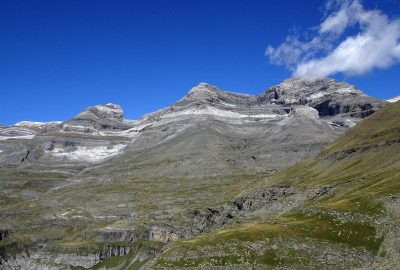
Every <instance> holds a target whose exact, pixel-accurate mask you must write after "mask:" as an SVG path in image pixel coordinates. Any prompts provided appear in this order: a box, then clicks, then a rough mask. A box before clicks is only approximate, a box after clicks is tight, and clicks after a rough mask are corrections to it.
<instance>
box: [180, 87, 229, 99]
mask: <svg viewBox="0 0 400 270" xmlns="http://www.w3.org/2000/svg"><path fill="white" fill-rule="evenodd" d="M222 93H223V91H222V90H220V89H219V88H217V87H216V86H213V85H210V84H208V83H205V82H202V83H199V84H198V85H197V86H195V87H193V88H192V89H190V90H189V92H188V94H187V95H186V97H185V98H187V99H191V100H200V101H213V100H215V99H218V97H219V96H220V95H221V94H222Z"/></svg>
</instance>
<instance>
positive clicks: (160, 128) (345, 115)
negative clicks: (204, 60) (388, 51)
mask: <svg viewBox="0 0 400 270" xmlns="http://www.w3.org/2000/svg"><path fill="white" fill-rule="evenodd" d="M398 103H399V102H394V103H393V104H391V103H390V102H388V101H384V100H380V99H376V98H373V97H369V96H367V95H366V94H364V93H363V92H362V91H360V90H359V89H357V88H356V87H354V86H352V85H349V84H347V83H343V82H337V81H335V80H334V79H315V80H303V79H298V78H292V79H288V80H286V81H284V82H282V83H281V84H279V85H276V86H273V87H271V88H269V89H267V90H266V91H264V92H262V93H261V94H259V95H248V94H238V93H234V92H228V91H223V90H220V89H218V88H217V87H215V86H212V85H209V84H207V83H200V84H199V85H197V86H195V87H193V88H192V89H190V91H189V92H188V93H187V95H186V96H184V97H183V98H182V99H180V100H178V101H177V102H175V103H174V104H172V105H171V106H169V107H167V108H164V109H161V110H159V111H156V112H153V113H150V114H147V115H145V116H143V117H142V118H140V119H139V120H126V119H124V117H123V110H122V108H121V107H120V106H118V105H115V104H106V105H96V106H93V107H89V108H87V109H85V110H83V111H82V112H80V113H79V114H78V115H77V116H76V117H74V118H72V119H69V120H67V121H64V122H48V123H39V122H20V123H17V124H15V125H13V126H0V164H1V166H0V187H1V188H0V202H1V204H0V217H1V220H0V257H1V261H2V263H1V266H0V267H2V268H4V269H76V268H94V269H176V268H178V269H187V268H193V269H214V268H215V269H217V268H218V269H248V268H249V267H250V265H251V267H253V268H252V269H265V267H269V268H272V269H301V268H304V269H320V268H318V267H319V266H320V265H322V264H323V265H326V266H327V268H332V269H334V268H335V267H336V268H335V269H337V268H343V269H348V268H349V267H383V268H384V267H391V266H394V265H396V263H397V259H396V258H398V256H397V255H398V254H400V251H399V250H398V248H397V246H399V245H397V244H398V243H397V242H396V241H397V240H396V238H395V237H394V238H393V237H392V238H391V237H385V236H386V235H387V234H388V233H391V234H392V235H394V236H396V235H397V236H398V235H400V234H399V232H398V229H397V227H398V226H399V224H398V222H397V221H396V216H397V215H398V214H399V210H398V206H397V204H396V202H397V200H398V196H397V195H396V194H397V193H396V192H397V190H398V184H397V182H398V181H397V180H398V179H400V175H399V168H400V164H399V155H398V153H399V151H398V150H399V149H398V147H399V142H400V139H399V138H400V133H399V132H400V127H399V123H400V121H399V119H400V118H399V111H400V108H399V105H398ZM389 104H390V105H389ZM375 112H376V113H375ZM365 118H366V119H365ZM392 193H393V194H392Z"/></svg>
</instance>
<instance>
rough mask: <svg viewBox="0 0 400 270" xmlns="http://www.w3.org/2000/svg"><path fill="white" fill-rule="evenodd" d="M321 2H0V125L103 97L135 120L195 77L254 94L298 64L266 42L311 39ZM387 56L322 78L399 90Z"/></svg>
mask: <svg viewBox="0 0 400 270" xmlns="http://www.w3.org/2000/svg"><path fill="white" fill-rule="evenodd" d="M361 4H362V5H363V8H364V9H365V10H378V9H379V10H381V12H382V14H385V16H387V18H388V20H389V22H392V21H395V20H397V19H398V18H400V1H398V0H380V1H378V0H375V1H372V0H371V1H363V2H361ZM325 5H326V1H297V0H290V1H289V0H269V1H263V0H260V1H255V0H247V1H244V0H243V1H239V0H234V1H232V0H230V1H215V0H212V1H211V0H201V1H196V0H190V1H183V0H182V1H177V0H168V1H161V0H159V1H154V0H153V1H152V0H150V1H133V0H132V1H120V0H116V1H101V0H96V1H94V0H93V1H89V0H87V1H63V0H58V1H45V0H41V1H33V0H32V1H19V0H0V93H1V100H2V102H1V107H0V124H3V125H9V124H13V123H15V122H18V121H22V120H29V121H51V120H66V119H68V118H71V117H73V116H74V115H76V114H77V113H78V112H79V111H81V110H82V109H84V108H85V107H88V106H90V105H95V104H104V103H108V102H113V103H117V104H120V105H122V106H123V108H124V110H125V116H126V118H130V119H135V118H138V117H140V116H141V115H143V114H145V113H148V112H152V111H154V110H157V109H160V108H162V107H165V106H168V105H170V104H171V103H173V102H174V101H176V100H177V99H179V98H181V97H182V96H184V95H185V94H186V92H187V91H188V90H189V89H190V88H191V87H192V86H194V85H196V84H198V83H199V82H208V83H211V84H214V85H216V86H218V87H220V88H221V89H224V90H230V91H236V92H243V93H252V94H258V93H260V92H262V91H263V90H265V89H267V88H268V87H270V86H272V85H274V84H277V83H279V82H281V81H282V80H284V79H286V78H288V77H290V76H292V74H293V73H294V72H295V68H296V67H298V63H297V64H296V63H295V64H294V65H295V66H294V67H293V66H292V67H289V66H282V65H279V64H277V62H276V61H275V62H274V61H272V62H271V58H270V56H271V55H270V56H268V55H266V54H265V51H266V48H267V47H268V46H271V48H273V49H274V50H276V49H278V48H279V46H281V45H282V44H284V43H285V40H287V37H288V36H293V35H295V36H296V37H298V38H299V39H301V40H302V42H303V43H302V44H308V43H307V42H309V40H310V36H311V37H313V36H314V37H315V36H318V34H316V33H315V32H316V30H315V29H316V27H318V26H319V25H321V22H323V21H324V20H325V19H326V18H327V17H328V16H329V14H327V11H326V9H324V6H325ZM338 10H340V7H339V8H338ZM336 11H337V10H336ZM330 12H331V13H330V14H334V11H330ZM360 27H362V26H360ZM357 31H360V30H359V29H357V25H350V26H349V27H348V28H346V29H345V30H344V32H343V33H342V36H340V37H337V39H335V40H332V46H337V45H338V44H340V42H341V41H343V40H345V39H346V37H347V36H349V35H350V36H351V35H356V34H357V33H358V32H357ZM329 40H330V39H329ZM274 52H276V51H274ZM324 53H325V55H326V54H329V52H326V51H324V52H321V51H318V52H316V55H315V57H323V55H321V54H324ZM279 57H283V56H282V55H279ZM309 60H310V59H308V58H307V59H306V58H301V59H300V60H298V61H303V62H304V61H309ZM389 62H390V61H389ZM392 62H393V63H390V64H389V66H388V67H386V68H379V67H378V68H371V70H369V71H367V72H363V73H362V74H357V75H354V74H351V72H350V73H348V72H338V73H333V74H330V75H329V76H330V77H334V78H337V79H339V80H344V81H347V82H350V83H352V84H355V85H356V86H357V87H359V88H360V89H362V90H363V91H365V92H366V93H367V94H369V95H372V96H376V97H380V98H389V97H392V96H396V95H400V80H399V78H400V76H399V75H400V65H399V63H398V62H396V60H393V61H392Z"/></svg>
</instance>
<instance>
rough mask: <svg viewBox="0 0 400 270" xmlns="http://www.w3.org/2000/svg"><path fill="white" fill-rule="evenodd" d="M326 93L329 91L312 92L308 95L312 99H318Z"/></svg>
mask: <svg viewBox="0 0 400 270" xmlns="http://www.w3.org/2000/svg"><path fill="white" fill-rule="evenodd" d="M326 95H329V93H327V92H317V93H314V94H311V95H310V96H308V97H309V98H310V99H318V98H322V97H324V96H326Z"/></svg>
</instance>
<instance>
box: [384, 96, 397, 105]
mask: <svg viewBox="0 0 400 270" xmlns="http://www.w3.org/2000/svg"><path fill="white" fill-rule="evenodd" d="M399 100H400V96H397V97H393V98H391V99H387V100H386V101H387V102H390V103H394V102H397V101H399Z"/></svg>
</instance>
